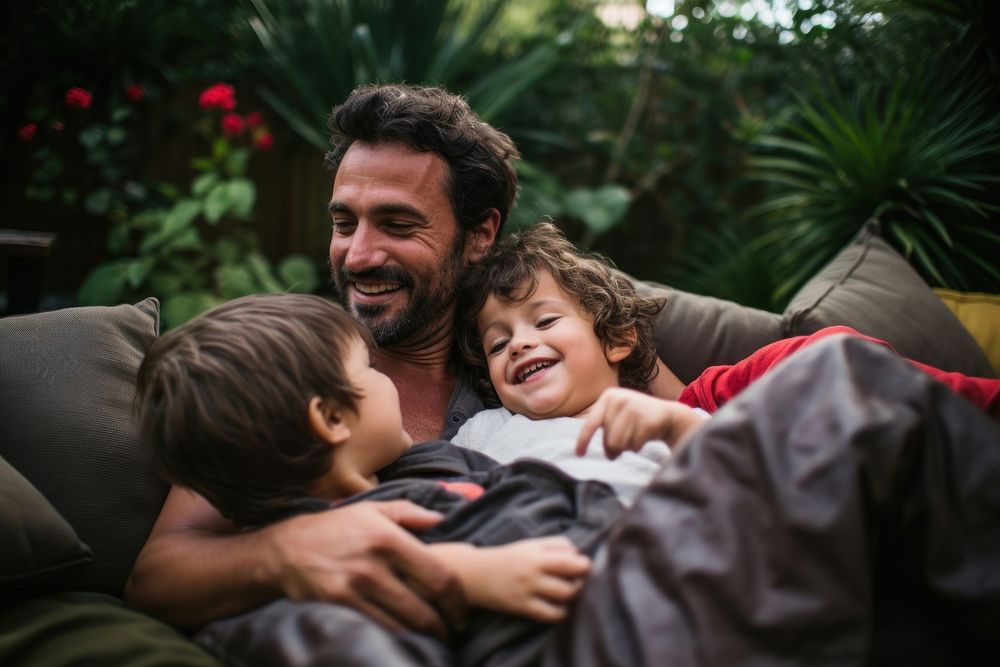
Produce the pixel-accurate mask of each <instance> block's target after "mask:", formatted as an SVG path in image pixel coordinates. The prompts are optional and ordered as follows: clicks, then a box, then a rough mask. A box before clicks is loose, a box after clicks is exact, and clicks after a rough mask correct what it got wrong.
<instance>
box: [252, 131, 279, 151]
mask: <svg viewBox="0 0 1000 667" xmlns="http://www.w3.org/2000/svg"><path fill="white" fill-rule="evenodd" d="M272 146H274V137H273V136H271V133H270V132H268V131H267V130H264V131H263V132H259V133H257V135H255V136H254V138H253V147H254V148H256V149H257V150H259V151H269V150H271V147H272Z"/></svg>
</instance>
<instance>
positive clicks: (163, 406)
mask: <svg viewBox="0 0 1000 667" xmlns="http://www.w3.org/2000/svg"><path fill="white" fill-rule="evenodd" d="M356 339H361V340H363V341H365V342H366V343H367V344H369V345H372V343H371V337H370V335H369V333H368V330H367V329H365V328H364V327H363V326H361V325H360V324H358V323H357V322H356V321H355V320H354V318H352V317H351V316H350V315H348V314H347V313H345V312H344V311H343V309H342V308H340V307H339V306H337V305H335V304H333V303H331V302H329V301H327V300H325V299H323V298H321V297H318V296H311V295H305V294H259V295H253V296H247V297H243V298H240V299H235V300H233V301H229V302H227V303H225V304H223V305H221V306H218V307H217V308H215V309H213V310H210V311H208V312H207V313H204V314H202V315H200V316H199V317H196V318H195V319H193V320H191V321H189V322H187V323H185V324H183V325H181V326H179V327H177V328H176V329H173V330H171V331H169V332H167V333H166V334H164V335H163V336H162V337H161V338H159V339H158V340H157V341H156V342H154V343H153V345H152V346H151V347H150V349H149V352H148V353H147V354H146V356H145V358H144V359H143V362H142V365H141V366H140V368H139V378H138V387H137V396H136V410H137V412H138V414H139V424H140V427H141V430H142V436H143V440H144V442H145V443H146V444H147V446H149V447H151V448H152V451H153V455H154V458H155V459H156V461H157V463H158V464H159V468H160V470H161V472H162V473H163V475H164V476H165V477H166V478H167V479H168V480H169V481H170V482H172V483H175V484H177V485H179V486H182V487H185V488H188V489H191V490H192V491H195V492H197V493H199V494H201V495H202V496H204V497H205V499H206V500H208V501H209V502H210V503H212V504H213V505H214V506H215V507H216V509H218V510H219V511H220V512H221V513H222V514H223V515H224V516H226V517H227V518H229V519H231V520H233V521H235V522H236V523H238V524H240V525H242V526H252V525H260V524H262V523H268V522H270V521H274V520H276V519H279V518H281V517H283V516H285V515H286V514H290V513H292V512H295V511H297V510H298V509H299V508H298V503H299V502H300V501H301V499H302V498H304V497H306V496H308V490H309V488H310V487H312V486H313V485H314V484H315V482H316V481H317V480H319V479H320V478H321V477H322V476H323V475H325V474H326V473H327V471H328V470H329V469H330V457H331V451H332V450H331V448H330V446H329V445H327V444H326V443H324V442H322V441H321V440H320V439H319V438H318V437H317V436H316V435H315V434H314V433H313V431H312V429H311V428H310V425H309V419H308V407H309V401H310V400H311V399H312V397H314V396H319V397H321V398H323V399H328V400H330V401H333V402H334V403H336V404H337V405H339V406H342V407H343V408H345V409H348V410H354V409H355V408H356V406H357V401H358V400H359V399H360V394H359V393H358V390H357V389H356V388H355V387H354V386H353V385H352V384H351V382H350V378H349V377H348V376H347V371H346V369H345V367H344V359H345V357H346V356H347V353H348V348H349V345H350V343H351V341H352V340H356Z"/></svg>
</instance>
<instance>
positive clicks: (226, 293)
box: [78, 83, 319, 327]
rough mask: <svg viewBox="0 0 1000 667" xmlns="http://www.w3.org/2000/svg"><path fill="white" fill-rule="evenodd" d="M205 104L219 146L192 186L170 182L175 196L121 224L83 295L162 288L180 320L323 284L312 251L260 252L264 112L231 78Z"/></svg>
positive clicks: (209, 138)
mask: <svg viewBox="0 0 1000 667" xmlns="http://www.w3.org/2000/svg"><path fill="white" fill-rule="evenodd" d="M198 104H199V106H200V108H201V109H202V110H203V111H204V112H206V113H205V115H204V116H203V117H202V118H201V119H200V120H199V121H198V122H197V123H196V124H195V128H196V129H197V130H198V131H200V132H201V133H202V135H203V136H204V138H205V139H206V142H207V145H208V147H209V152H208V154H207V155H204V156H200V157H197V158H195V159H193V160H192V161H191V166H192V167H193V168H194V169H195V171H196V172H197V173H198V175H197V176H196V177H195V179H194V180H193V181H192V182H191V184H190V186H189V187H188V189H187V191H186V192H183V191H182V190H181V189H180V188H177V187H175V186H171V185H169V184H166V185H161V186H160V191H161V192H163V193H164V194H165V195H166V196H167V198H168V202H169V203H168V205H166V206H157V207H153V208H148V209H145V210H142V211H139V212H138V213H136V214H135V215H132V216H129V217H127V218H125V219H123V220H120V221H117V222H115V223H114V224H113V226H112V228H111V231H110V233H109V238H108V241H109V249H110V250H111V251H112V254H114V255H115V256H116V257H115V258H114V259H112V260H110V261H107V262H105V263H103V264H101V265H99V266H98V267H97V268H96V269H94V270H93V271H92V272H91V274H90V275H89V276H88V277H87V279H86V280H85V281H84V283H83V285H82V286H81V287H80V290H79V294H78V301H79V302H80V303H81V304H84V305H89V304H110V303H120V302H122V301H124V300H137V299H139V298H142V297H144V296H149V295H152V296H156V297H157V298H159V299H160V303H161V315H162V320H163V323H164V326H165V327H172V326H176V325H178V324H181V323H183V322H185V321H187V320H188V319H190V318H192V317H194V316H195V315H197V314H198V313H200V312H202V311H204V310H207V309H208V308H211V307H212V306H215V305H217V304H219V303H221V302H223V301H226V300H229V299H233V298H236V297H238V296H243V295H245V294H253V293H258V292H276V291H296V292H311V291H313V290H314V289H316V287H317V286H318V282H319V281H318V279H317V273H316V267H315V265H314V263H313V262H312V261H311V260H310V259H308V258H306V257H303V256H295V255H293V256H289V257H286V258H284V259H283V260H282V261H281V262H280V263H279V264H278V266H277V267H274V266H272V264H271V263H270V261H269V260H268V259H267V258H266V257H264V255H263V254H262V253H261V252H260V248H259V243H258V241H257V233H256V228H255V227H254V225H253V209H254V204H255V202H256V197H257V189H256V186H255V185H254V182H253V181H252V180H251V179H250V178H248V177H247V175H246V170H247V164H248V162H249V160H250V158H251V157H252V156H253V154H254V153H256V152H259V151H263V150H268V149H270V148H271V147H272V145H273V143H274V139H273V137H272V135H271V133H270V131H269V130H268V127H267V124H266V122H265V120H264V117H263V115H262V114H261V113H260V112H252V113H251V114H248V115H247V117H243V116H240V115H239V114H238V113H236V112H235V109H236V91H235V89H234V88H233V86H231V85H229V84H223V83H219V84H215V85H213V86H211V87H209V88H207V89H206V90H204V91H203V92H202V93H201V95H200V97H199V101H198ZM251 116H252V122H251Z"/></svg>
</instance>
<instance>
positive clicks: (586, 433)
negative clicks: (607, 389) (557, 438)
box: [576, 394, 606, 456]
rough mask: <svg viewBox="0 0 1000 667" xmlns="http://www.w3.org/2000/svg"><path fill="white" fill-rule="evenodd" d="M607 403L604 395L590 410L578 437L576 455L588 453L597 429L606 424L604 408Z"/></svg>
mask: <svg viewBox="0 0 1000 667" xmlns="http://www.w3.org/2000/svg"><path fill="white" fill-rule="evenodd" d="M605 404H606V401H605V399H604V395H603V394H602V395H601V397H600V398H598V399H597V402H596V403H594V405H593V407H592V408H590V412H589V413H588V414H587V417H586V418H585V419H584V420H583V426H581V427H580V433H579V435H577V437H576V455H577V456H583V455H584V454H586V453H587V446H588V445H589V444H590V440H591V438H593V437H594V434H595V433H597V429H599V428H600V427H601V424H602V423H603V422H604V409H605V408H604V406H605Z"/></svg>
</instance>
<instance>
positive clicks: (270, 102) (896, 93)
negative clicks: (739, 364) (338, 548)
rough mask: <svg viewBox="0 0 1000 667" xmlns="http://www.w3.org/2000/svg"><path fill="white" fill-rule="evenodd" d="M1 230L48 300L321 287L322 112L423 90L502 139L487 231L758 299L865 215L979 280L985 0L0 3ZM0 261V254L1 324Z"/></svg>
mask: <svg viewBox="0 0 1000 667" xmlns="http://www.w3.org/2000/svg"><path fill="white" fill-rule="evenodd" d="M0 16H2V23H0V25H2V26H3V27H2V28H0V70H2V80H3V82H4V84H3V91H2V94H0V114H2V116H0V119H2V128H3V131H2V135H0V151H2V154H3V156H4V159H3V160H2V163H3V178H2V184H3V185H2V187H3V203H2V209H0V210H2V212H3V219H2V222H0V228H4V229H18V230H42V231H48V232H54V233H55V234H56V235H57V239H56V241H55V244H54V245H53V246H52V249H51V253H50V254H49V256H48V257H46V258H45V259H44V261H43V264H42V267H43V274H42V286H41V292H42V300H41V307H42V308H56V307H62V306H69V305H75V304H81V305H83V304H93V303H118V302H126V301H136V300H139V299H141V298H143V297H145V296H149V295H153V296H157V297H159V298H160V300H161V303H162V307H163V318H164V322H165V324H166V325H167V326H172V325H176V324H178V323H180V322H182V321H184V320H185V319H187V318H189V317H191V316H192V315H194V314H195V313H197V312H199V311H201V310H204V309H205V308H207V307H210V306H211V305H213V304H215V303H218V302H219V301H222V300H225V299H229V298H233V297H235V296H239V295H241V294H246V293H250V292H258V291H275V290H286V289H292V290H300V291H315V292H320V293H326V292H328V290H329V288H328V286H327V274H328V270H327V267H326V259H325V258H326V247H327V244H328V242H329V220H328V215H327V213H326V202H327V200H328V198H329V190H330V185H331V181H330V175H329V174H327V173H326V172H324V170H323V168H322V157H323V152H324V150H325V145H326V137H325V122H326V121H325V119H326V116H327V115H328V113H329V111H330V108H331V107H332V106H333V105H335V104H337V103H339V102H340V101H342V100H343V99H344V97H345V96H346V95H347V93H348V92H349V91H350V90H351V89H353V88H354V87H355V86H357V85H359V84H361V83H367V82H372V81H401V80H403V81H407V82H410V83H436V84H440V85H443V86H445V87H447V88H448V89H450V90H452V91H453V92H457V93H460V94H462V95H464V96H466V97H467V98H468V100H469V101H470V103H471V105H472V106H473V108H475V109H476V110H477V111H478V112H479V113H480V115H481V116H482V117H483V118H484V119H485V120H487V121H488V122H490V123H492V124H494V125H496V126H497V127H500V128H501V129H503V130H505V131H506V132H508V133H509V134H510V135H511V136H512V137H513V138H514V140H515V141H516V142H517V144H518V146H519V148H520V150H521V152H522V155H523V158H524V159H523V161H522V163H521V164H520V166H519V171H520V176H521V181H522V187H521V191H520V194H519V203H518V206H517V209H516V212H515V215H514V219H513V220H512V224H511V227H516V226H518V225H523V224H527V223H530V222H532V221H534V220H536V219H538V218H539V217H540V216H543V215H544V216H550V217H552V218H553V219H554V220H555V221H556V222H557V223H558V224H559V225H560V226H561V227H562V228H563V229H565V230H566V231H567V234H568V235H569V236H570V237H571V238H572V239H573V240H575V241H577V242H579V243H581V244H582V245H584V246H585V247H588V248H591V249H593V250H596V251H599V252H601V253H604V254H607V255H608V256H610V257H611V258H613V259H614V260H615V262H616V263H617V264H618V265H619V266H620V267H621V268H623V269H624V270H626V271H628V272H629V273H632V274H633V275H636V276H638V277H641V278H645V279H649V280H655V281H659V282H663V283H667V284H670V285H673V286H675V287H678V288H682V289H687V290H691V291H696V292H700V293H703V294H710V295H715V296H720V297H724V298H729V299H733V300H736V301H739V302H741V303H744V304H747V305H753V306H757V307H761V308H767V309H772V310H777V309H780V308H781V306H782V305H783V303H784V300H785V299H787V297H788V296H789V295H790V294H791V293H792V292H793V291H794V288H795V287H796V286H798V285H800V284H801V283H802V282H803V281H804V280H805V279H806V278H808V277H809V276H810V275H812V274H813V273H815V271H816V270H817V269H818V268H819V267H820V266H821V265H822V264H823V263H824V262H825V261H826V260H828V259H829V258H830V257H831V256H832V254H834V253H835V252H836V251H837V250H838V249H839V248H840V247H841V246H842V245H843V244H844V243H846V242H847V241H848V240H849V239H850V238H851V236H853V234H854V233H855V232H856V231H857V230H858V229H859V228H860V227H861V225H862V224H864V222H865V221H866V220H868V219H870V218H872V217H875V218H878V219H879V220H880V221H881V223H882V229H883V233H884V235H885V236H886V238H887V239H888V240H889V241H890V242H891V243H892V244H894V245H895V246H896V247H897V248H899V249H900V251H901V252H903V254H904V255H905V256H906V257H907V258H908V259H909V260H910V261H911V263H912V264H913V265H914V266H915V267H916V268H917V270H918V271H919V272H920V273H921V274H922V275H923V276H924V278H925V279H926V280H927V281H928V282H929V283H931V284H932V285H937V286H946V287H952V288H955V289H960V290H965V291H986V292H1000V261H998V258H1000V168H998V167H1000V87H998V84H1000V64H998V63H1000V52H998V50H997V45H996V40H995V39H993V38H994V37H995V35H997V34H1000V11H998V7H997V5H996V4H995V3H993V2H991V1H990V0H951V1H949V0H905V1H904V0H896V1H884V2H871V1H869V2H864V1H862V0H752V1H750V0H747V1H736V0H720V1H716V2H711V1H706V0H701V1H697V0H676V1H671V0H648V2H641V1H634V2H633V1H629V0H613V1H606V2H599V1H595V0H507V1H503V0H396V1H390V0H286V1H280V0H63V1H54V0H42V1H40V2H30V3H29V2H21V1H17V0H15V1H14V2H8V3H5V4H4V6H3V8H2V9H0ZM13 261H15V260H14V259H13V258H11V257H9V256H3V257H0V313H3V312H4V311H5V309H6V306H7V302H8V291H9V290H8V288H9V285H8V279H7V277H6V276H7V270H8V268H9V266H10V264H11V262H13Z"/></svg>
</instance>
